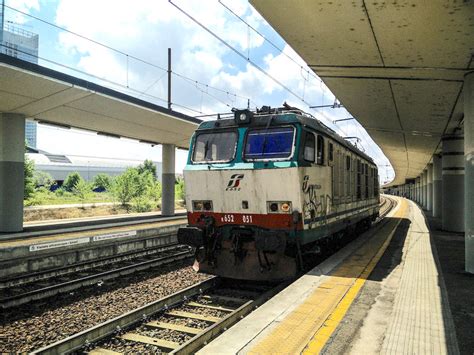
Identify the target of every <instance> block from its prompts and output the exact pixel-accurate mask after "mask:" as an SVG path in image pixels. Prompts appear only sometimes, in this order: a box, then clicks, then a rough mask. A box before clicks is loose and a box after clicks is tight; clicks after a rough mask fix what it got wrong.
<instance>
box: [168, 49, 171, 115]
mask: <svg viewBox="0 0 474 355" xmlns="http://www.w3.org/2000/svg"><path fill="white" fill-rule="evenodd" d="M168 109H169V110H171V48H168Z"/></svg>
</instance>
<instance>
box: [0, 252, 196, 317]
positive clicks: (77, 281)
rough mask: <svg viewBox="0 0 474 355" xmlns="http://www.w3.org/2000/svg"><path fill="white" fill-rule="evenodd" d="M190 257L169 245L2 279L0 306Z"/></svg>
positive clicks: (10, 305) (97, 282)
mask: <svg viewBox="0 0 474 355" xmlns="http://www.w3.org/2000/svg"><path fill="white" fill-rule="evenodd" d="M192 256H193V253H192V250H191V248H189V247H187V246H182V245H178V244H173V245H168V246H165V247H163V246H161V247H156V248H149V249H147V250H142V251H138V252H129V253H124V254H121V255H119V256H113V257H107V258H103V259H100V260H95V261H92V262H84V263H80V264H74V265H71V266H67V267H62V268H58V269H54V270H49V271H45V272H39V273H34V274H29V275H24V276H19V277H14V278H10V279H3V280H0V308H2V309H5V308H10V307H14V306H19V305H21V304H24V303H28V302H31V301H35V300H40V299H44V298H47V297H51V296H54V295H56V294H59V293H65V292H71V291H73V290H76V289H79V288H81V287H85V286H90V285H94V284H101V283H103V282H104V281H107V280H111V279H114V278H117V277H121V276H124V275H128V274H132V273H135V272H139V271H143V270H146V269H149V268H152V267H156V266H160V265H165V264H169V263H172V262H175V261H179V260H183V259H187V258H190V257H192Z"/></svg>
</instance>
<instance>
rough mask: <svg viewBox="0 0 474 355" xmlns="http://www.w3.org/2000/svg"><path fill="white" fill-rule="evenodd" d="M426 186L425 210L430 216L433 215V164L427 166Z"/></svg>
mask: <svg viewBox="0 0 474 355" xmlns="http://www.w3.org/2000/svg"><path fill="white" fill-rule="evenodd" d="M427 179H428V180H427V184H426V209H427V211H428V212H429V214H430V215H432V214H433V164H431V163H430V164H428V174H427Z"/></svg>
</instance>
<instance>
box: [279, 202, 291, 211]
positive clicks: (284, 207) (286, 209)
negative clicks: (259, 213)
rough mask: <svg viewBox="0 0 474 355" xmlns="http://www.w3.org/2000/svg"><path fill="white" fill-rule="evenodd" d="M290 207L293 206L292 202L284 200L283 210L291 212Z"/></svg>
mask: <svg viewBox="0 0 474 355" xmlns="http://www.w3.org/2000/svg"><path fill="white" fill-rule="evenodd" d="M290 209H291V206H290V204H289V203H288V202H283V203H282V204H281V210H282V211H283V212H290Z"/></svg>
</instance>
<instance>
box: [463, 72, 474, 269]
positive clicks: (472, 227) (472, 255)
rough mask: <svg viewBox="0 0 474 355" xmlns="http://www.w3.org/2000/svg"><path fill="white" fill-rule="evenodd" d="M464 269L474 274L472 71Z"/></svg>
mask: <svg viewBox="0 0 474 355" xmlns="http://www.w3.org/2000/svg"><path fill="white" fill-rule="evenodd" d="M464 135H465V140H464V164H465V169H466V170H465V175H464V203H465V205H464V212H465V221H464V223H465V233H466V234H465V238H466V271H467V272H470V273H473V274H474V71H471V72H469V73H467V74H466V76H465V77H464Z"/></svg>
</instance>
